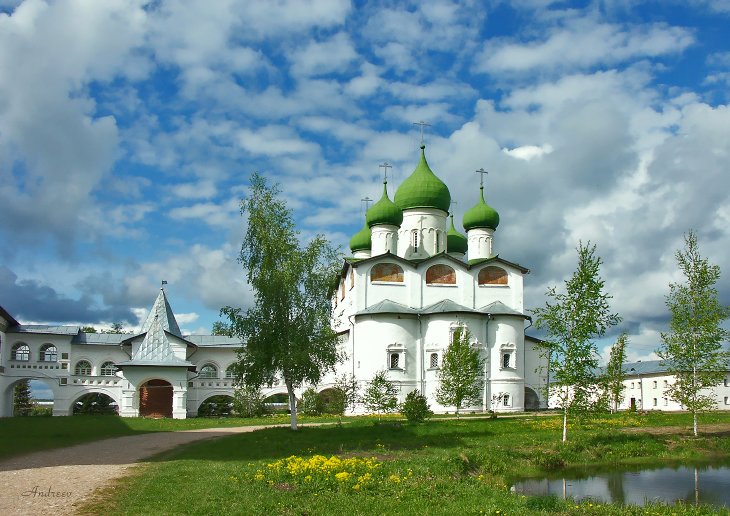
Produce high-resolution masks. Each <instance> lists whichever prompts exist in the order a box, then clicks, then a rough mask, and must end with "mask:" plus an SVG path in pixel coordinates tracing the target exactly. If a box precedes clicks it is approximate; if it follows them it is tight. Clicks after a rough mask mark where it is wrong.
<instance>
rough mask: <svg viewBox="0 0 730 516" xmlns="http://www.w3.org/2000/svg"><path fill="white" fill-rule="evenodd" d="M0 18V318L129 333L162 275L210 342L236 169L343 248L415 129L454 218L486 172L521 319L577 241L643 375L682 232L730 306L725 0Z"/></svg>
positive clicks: (35, 0) (229, 294)
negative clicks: (599, 277) (592, 258)
mask: <svg viewBox="0 0 730 516" xmlns="http://www.w3.org/2000/svg"><path fill="white" fill-rule="evenodd" d="M0 12H2V13H3V14H0V304H1V305H2V306H3V307H5V308H6V309H7V310H8V311H10V312H11V313H12V314H14V315H15V316H16V317H17V318H18V319H19V320H21V321H23V322H50V323H64V324H72V323H82V324H93V325H96V326H99V327H102V326H108V325H109V324H110V323H112V322H115V321H122V322H124V323H125V325H127V326H128V327H132V326H135V325H136V324H137V323H138V318H139V317H141V316H144V313H145V310H147V309H148V308H149V307H150V306H151V304H152V302H153V301H154V298H155V295H156V291H157V289H158V288H159V285H160V281H161V280H163V279H164V280H167V281H168V293H169V296H170V299H171V302H172V305H173V308H174V310H175V312H176V314H177V316H178V320H179V322H180V324H181V327H183V329H184V330H185V331H187V332H191V333H197V332H207V331H209V330H210V326H211V324H212V322H213V321H215V320H217V318H218V311H219V309H220V307H222V306H224V305H237V306H244V307H245V306H246V305H247V303H249V302H250V298H251V295H250V291H249V289H248V288H247V286H246V284H245V280H244V274H243V271H242V270H241V268H240V266H239V265H238V263H237V262H236V258H237V254H238V251H239V248H240V244H241V241H242V234H243V228H244V223H245V221H244V220H242V218H241V216H240V214H239V211H238V206H239V199H240V197H241V196H242V195H243V194H244V193H245V191H246V184H247V178H248V177H249V175H250V174H251V172H253V171H259V172H261V173H263V174H265V175H266V176H267V177H269V178H271V180H272V181H276V182H279V183H281V185H282V189H283V192H284V195H285V196H286V199H287V201H288V203H289V205H290V206H291V207H292V208H293V209H294V210H295V213H296V217H297V223H298V225H299V227H300V229H301V231H302V236H303V238H307V237H308V236H311V235H312V234H315V233H325V234H326V235H327V236H329V238H330V239H332V240H333V241H334V242H335V243H337V244H339V245H341V246H342V248H343V250H346V249H347V242H348V241H349V238H350V236H351V235H352V234H353V233H354V232H356V231H357V230H358V229H359V228H360V227H361V225H362V212H361V207H360V205H361V203H360V199H361V198H362V197H364V196H370V197H373V198H377V197H378V196H379V192H380V169H379V168H378V165H379V164H380V163H382V162H383V161H388V162H390V163H392V164H393V169H392V176H393V177H392V181H391V182H392V184H393V185H394V186H397V185H398V184H399V183H400V182H401V181H402V180H403V179H404V178H405V177H406V176H407V175H408V174H409V173H410V172H411V171H412V170H413V168H414V166H415V164H416V162H417V157H418V145H419V142H420V136H419V133H418V130H417V128H416V127H415V126H414V125H413V123H414V122H417V121H420V120H424V121H427V122H428V123H429V124H430V127H429V128H428V130H427V132H426V135H425V140H426V144H427V155H428V159H429V163H430V164H431V167H432V168H433V169H434V171H436V173H437V174H438V175H439V176H440V177H441V178H442V179H443V180H444V181H445V182H446V183H447V184H448V185H449V188H450V190H451V194H452V198H453V199H455V200H456V201H457V203H458V204H456V206H455V211H456V219H457V221H458V220H461V215H462V214H463V212H464V211H465V210H466V209H468V208H469V207H470V206H471V205H472V204H474V203H475V202H476V193H475V191H476V185H477V182H478V176H477V175H476V174H474V172H473V171H474V170H476V169H478V168H481V167H484V168H485V169H487V170H489V171H490V175H489V176H488V179H487V187H486V188H487V198H488V202H490V204H492V205H493V206H494V207H495V208H496V209H497V210H498V211H499V212H500V215H501V224H500V227H499V229H498V231H497V234H496V242H495V247H496V250H497V252H499V254H500V255H501V256H502V257H504V258H506V259H508V260H511V261H516V262H518V263H520V264H522V265H524V266H526V267H528V268H530V269H531V274H530V275H529V276H528V277H527V278H526V282H525V285H526V291H525V305H526V307H534V306H538V305H540V304H542V303H543V302H544V297H543V295H544V292H545V290H546V288H547V287H548V286H550V285H556V284H559V283H560V282H562V280H563V279H565V278H567V277H568V276H569V275H570V274H571V272H572V271H573V269H574V267H575V256H576V255H575V247H576V245H577V243H578V241H580V240H583V241H587V240H590V241H591V242H593V243H595V244H597V246H598V254H599V255H601V256H602V257H603V259H604V261H605V266H604V268H603V275H604V277H605V279H606V280H607V290H608V291H609V292H610V293H611V294H613V296H614V308H615V310H617V311H618V312H620V314H621V315H622V316H623V317H624V322H623V324H622V325H621V327H620V328H619V329H621V330H626V331H628V332H629V333H630V335H631V344H630V354H629V357H630V358H631V359H642V358H643V359H647V358H651V357H652V352H653V350H654V349H655V348H656V346H657V344H658V342H659V332H660V331H662V330H664V329H665V328H666V321H667V314H666V309H665V306H664V296H665V295H666V293H667V290H668V287H667V285H668V283H669V282H670V281H676V280H679V279H680V277H679V276H678V274H677V271H676V267H675V263H674V256H673V255H674V252H675V250H676V249H678V248H680V247H681V246H682V235H683V233H685V232H686V231H687V230H689V229H694V230H696V231H697V233H698V237H699V241H700V246H701V250H702V252H703V254H704V255H706V256H708V257H709V258H710V259H711V261H713V262H714V263H718V264H720V265H721V267H722V268H723V270H724V271H725V272H726V274H725V276H723V278H722V282H721V284H720V285H719V289H720V292H721V296H722V298H723V300H724V301H725V302H728V301H730V288H728V280H727V274H728V272H729V271H730V258H729V257H728V253H727V249H728V231H729V229H728V228H730V203H728V197H729V196H730V176H729V175H728V163H729V162H730V138H729V137H728V136H729V135H730V109H729V108H728V86H729V85H730V38H728V37H727V34H726V33H727V26H728V24H729V22H730V1H728V0H718V1H710V0H706V1H704V0H695V1H692V0H684V1H676V2H675V1H661V2H660V1H652V2H634V1H628V0H627V1H621V0H617V1H614V2H551V1H547V0H523V1H511V2H500V1H494V2H490V1H483V2H448V1H443V2H439V1H434V2H427V1H426V2H367V3H364V2H347V1H334V0H311V1H304V0H296V1H295V0H279V1H252V0H245V1H236V0H220V1H216V2H188V1H183V0H176V1H169V2H164V1H153V2H139V1H131V0H130V1H123V0H105V1H103V2H99V1H96V0H87V1H81V0H79V1H64V0H59V1H56V2H43V1H39V0H27V1H25V2H15V1H9V0H0ZM392 191H393V190H391V192H392ZM612 338H613V336H611V337H610V339H612ZM610 339H609V340H610ZM606 342H608V341H606Z"/></svg>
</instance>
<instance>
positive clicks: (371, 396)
mask: <svg viewBox="0 0 730 516" xmlns="http://www.w3.org/2000/svg"><path fill="white" fill-rule="evenodd" d="M362 402H363V405H365V408H366V409H367V410H368V411H369V412H374V413H376V414H378V420H380V415H381V414H387V413H389V412H394V411H395V409H396V408H398V391H397V390H396V388H395V385H393V382H391V381H390V380H388V373H386V372H385V371H378V372H377V373H375V375H374V376H373V379H372V380H370V383H368V386H367V388H366V389H365V393H364V394H363V397H362Z"/></svg>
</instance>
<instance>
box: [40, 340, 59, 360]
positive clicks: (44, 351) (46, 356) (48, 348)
mask: <svg viewBox="0 0 730 516" xmlns="http://www.w3.org/2000/svg"><path fill="white" fill-rule="evenodd" d="M57 361H58V349H57V348H56V346H54V345H53V344H44V345H43V346H42V347H41V362H57Z"/></svg>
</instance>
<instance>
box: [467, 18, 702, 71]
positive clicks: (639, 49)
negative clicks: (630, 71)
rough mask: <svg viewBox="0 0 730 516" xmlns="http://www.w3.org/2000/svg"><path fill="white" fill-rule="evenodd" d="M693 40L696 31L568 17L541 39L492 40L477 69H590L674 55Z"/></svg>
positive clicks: (656, 25) (479, 58)
mask: <svg viewBox="0 0 730 516" xmlns="http://www.w3.org/2000/svg"><path fill="white" fill-rule="evenodd" d="M694 42H695V38H694V35H693V34H692V32H691V31H689V30H687V29H685V28H682V27H670V26H667V25H664V24H653V25H637V26H630V25H624V24H617V23H606V22H603V21H598V20H596V19H595V18H594V17H593V16H588V17H569V18H568V19H567V20H566V22H565V23H564V24H559V25H557V26H556V27H554V28H552V29H550V30H549V31H548V33H547V34H546V35H545V36H544V37H543V38H541V39H535V40H533V41H529V42H522V41H518V42H513V41H509V40H496V41H490V42H488V43H487V44H486V46H485V48H484V50H483V51H482V53H481V55H480V56H479V57H478V58H477V64H476V66H475V69H476V70H478V71H482V72H489V73H493V74H498V73H500V72H519V73H524V72H530V71H535V70H548V71H549V70H568V71H569V70H576V69H586V68H590V67H593V66H600V65H614V64H617V63H622V62H625V61H626V60H630V59H637V58H642V57H658V56H664V55H668V54H676V53H680V52H682V51H683V50H684V49H686V48H687V47H688V46H690V45H692V44H693V43H694Z"/></svg>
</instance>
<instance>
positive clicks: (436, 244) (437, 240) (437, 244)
mask: <svg viewBox="0 0 730 516" xmlns="http://www.w3.org/2000/svg"><path fill="white" fill-rule="evenodd" d="M433 251H434V254H438V253H440V252H441V231H440V230H438V229H437V230H436V234H435V235H434V239H433Z"/></svg>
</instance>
